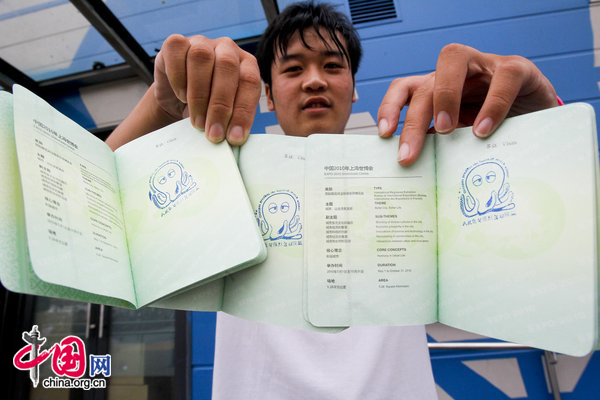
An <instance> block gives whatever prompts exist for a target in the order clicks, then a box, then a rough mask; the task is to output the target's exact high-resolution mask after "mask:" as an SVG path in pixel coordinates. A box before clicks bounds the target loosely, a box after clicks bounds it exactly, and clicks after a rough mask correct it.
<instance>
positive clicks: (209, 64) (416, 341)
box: [107, 3, 557, 400]
mask: <svg viewBox="0 0 600 400" xmlns="http://www.w3.org/2000/svg"><path fill="white" fill-rule="evenodd" d="M360 57H361V48H360V43H359V41H358V37H357V35H356V32H355V31H354V29H353V28H352V26H351V24H350V23H349V22H348V20H347V19H346V18H345V17H344V16H343V15H341V14H339V13H337V12H336V11H334V9H333V8H332V7H330V6H326V5H314V4H312V3H301V4H294V5H291V6H289V7H288V8H286V10H284V11H283V12H282V13H281V14H280V15H279V16H278V17H277V18H276V20H275V21H273V22H272V23H271V24H270V25H269V27H268V28H267V30H266V31H265V34H264V35H263V38H262V40H261V45H260V46H259V51H258V54H257V58H258V63H257V60H256V59H255V58H254V57H253V56H252V55H250V54H248V53H247V52H245V51H243V50H241V49H240V48H239V47H237V46H236V45H235V43H234V42H233V41H232V40H230V39H227V38H220V39H215V40H211V39H207V38H205V37H202V36H194V37H191V38H185V37H183V36H180V35H173V36H170V37H169V38H168V39H167V40H166V41H165V43H164V45H163V47H162V49H161V51H160V52H159V54H158V55H157V58H156V65H155V82H154V84H153V85H152V86H151V87H150V88H149V90H148V92H147V93H146V95H145V96H144V97H143V99H142V100H141V101H140V103H139V104H138V105H137V106H136V108H135V109H134V111H133V112H132V113H131V114H130V115H129V116H128V117H127V118H126V119H125V121H123V123H122V124H121V125H120V126H119V127H118V128H117V129H116V130H115V132H114V133H113V134H112V135H111V136H110V137H109V139H108V140H107V142H108V143H109V145H110V146H111V147H112V148H116V147H118V146H120V145H122V144H124V143H126V142H128V141H130V140H132V139H134V138H136V137H138V136H141V135H143V134H145V133H147V132H150V131H153V130H155V129H158V128H160V127H162V126H165V125H167V124H169V123H171V122H174V121H176V120H178V119H181V118H183V117H186V116H188V115H189V116H190V117H191V120H192V123H193V124H194V126H196V127H197V128H203V129H204V130H205V132H206V135H207V137H208V138H209V140H211V141H213V142H220V141H222V140H227V141H228V142H229V143H231V144H233V145H241V144H243V143H244V142H245V140H246V139H247V136H248V134H249V130H250V127H251V125H252V121H253V118H254V113H255V110H256V105H257V103H258V98H259V95H260V77H259V67H260V76H261V77H262V79H263V81H264V82H265V89H266V94H267V101H268V105H269V108H270V110H272V111H275V113H276V115H277V118H278V120H279V123H280V125H281V127H282V128H283V130H284V132H285V133H286V134H288V135H297V136H308V135H310V134H312V133H318V132H327V133H343V130H344V127H345V125H346V122H347V120H348V118H349V116H350V112H351V104H352V102H353V101H354V98H353V94H354V84H355V81H354V75H355V73H356V71H357V69H358V66H359V63H360ZM405 105H409V108H408V112H407V117H406V120H405V123H404V127H403V130H402V135H401V138H400V147H399V152H398V161H399V162H400V164H401V165H405V166H407V165H410V164H412V163H413V162H414V161H415V160H416V159H417V157H418V156H419V153H420V152H421V149H422V146H423V142H424V139H425V134H426V133H427V131H428V129H429V125H430V122H431V119H432V118H434V123H435V130H436V131H438V132H440V133H449V132H451V131H452V130H453V129H454V128H456V127H457V126H462V125H474V128H473V129H474V133H475V134H476V135H478V136H480V137H486V136H488V135H490V134H491V133H492V132H493V131H494V130H495V129H496V127H497V126H498V125H499V124H500V123H501V121H502V120H503V119H504V118H505V117H506V116H507V115H513V114H519V113H524V112H530V111H534V110H538V109H542V108H547V107H552V106H555V105H557V100H556V94H555V92H554V89H553V87H552V85H551V84H550V83H549V82H548V80H547V79H546V78H545V77H544V76H543V75H542V74H541V72H540V71H539V70H538V69H537V68H536V67H535V66H534V65H533V64H532V63H531V62H529V61H527V60H526V59H524V58H521V57H501V56H497V55H493V54H485V53H481V52H479V51H477V50H475V49H472V48H469V47H466V46H462V45H456V44H453V45H449V46H446V47H445V48H444V49H443V50H442V52H441V54H440V56H439V59H438V63H437V66H436V71H435V72H433V73H431V74H429V75H425V76H415V77H408V78H402V79H397V80H395V81H394V82H393V83H392V85H391V86H390V88H389V90H388V92H387V94H386V95H385V97H384V100H383V102H382V104H381V107H380V109H379V113H378V126H379V133H380V135H381V136H382V137H389V136H391V135H392V134H393V132H394V131H395V130H396V128H397V125H398V119H399V116H400V111H401V109H402V108H403V107H404V106H405ZM213 389H214V392H213V395H214V397H215V398H226V399H234V398H249V399H261V400H262V399H285V398H302V399H338V398H339V399H358V398H360V399H392V398H415V399H423V398H434V397H435V391H434V389H433V379H432V374H431V368H430V366H429V360H428V358H427V350H426V347H425V337H424V331H423V328H422V327H407V328H350V329H348V330H347V331H345V332H342V333H340V334H336V335H329V334H314V333H308V332H297V331H292V330H287V329H283V328H278V327H271V326H266V325H262V324H257V323H253V322H250V321H242V320H238V319H236V318H233V317H229V316H226V315H219V318H218V323H217V343H216V354H215V372H214V386H213Z"/></svg>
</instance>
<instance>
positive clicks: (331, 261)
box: [305, 135, 437, 326]
mask: <svg viewBox="0 0 600 400" xmlns="http://www.w3.org/2000/svg"><path fill="white" fill-rule="evenodd" d="M397 149H398V141H397V140H382V139H380V138H379V137H374V136H358V135H357V136H351V135H343V136H342V135H313V136H310V137H309V138H308V143H307V147H306V219H305V221H306V222H305V229H306V242H305V244H306V247H305V263H306V268H307V307H308V318H309V320H310V322H311V323H312V324H314V325H316V326H349V325H411V324H423V323H429V322H434V321H436V317H437V311H436V306H437V301H436V290H437V288H436V286H437V283H436V213H435V163H434V158H433V143H432V141H431V140H428V141H427V143H426V146H425V148H424V150H423V153H422V154H421V157H420V158H419V160H418V162H417V163H415V164H414V165H413V166H412V167H410V168H403V167H401V166H400V165H399V164H398V162H397V161H396V157H397Z"/></svg>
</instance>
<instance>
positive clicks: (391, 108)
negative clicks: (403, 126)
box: [377, 78, 410, 137]
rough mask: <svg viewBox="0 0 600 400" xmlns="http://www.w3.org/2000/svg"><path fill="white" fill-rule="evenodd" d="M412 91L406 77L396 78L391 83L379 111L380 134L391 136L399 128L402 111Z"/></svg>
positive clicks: (378, 125) (378, 124)
mask: <svg viewBox="0 0 600 400" xmlns="http://www.w3.org/2000/svg"><path fill="white" fill-rule="evenodd" d="M409 95H410V92H409V85H408V82H407V80H406V79H403V78H398V79H394V80H393V81H392V83H391V84H390V87H389V88H388V90H387V92H386V93H385V96H383V100H382V101H381V105H380V106H379V111H378V112H377V121H378V122H377V127H378V128H379V136H381V137H390V136H392V134H393V133H394V132H396V129H398V121H399V120H400V112H401V111H402V108H403V107H404V106H405V105H406V102H407V101H408V98H409Z"/></svg>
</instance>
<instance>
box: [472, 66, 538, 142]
mask: <svg viewBox="0 0 600 400" xmlns="http://www.w3.org/2000/svg"><path fill="white" fill-rule="evenodd" d="M528 68H529V66H528V64H527V60H525V59H520V58H518V57H515V58H510V59H509V60H507V61H503V62H502V63H499V64H498V65H497V67H496V69H495V71H494V75H493V76H492V81H491V82H490V89H489V90H488V93H487V95H486V97H485V100H484V102H483V105H482V106H481V110H480V111H479V114H478V115H477V118H476V119H475V123H474V124H473V133H475V135H477V136H479V137H487V136H489V135H491V134H492V132H494V130H495V129H496V128H497V127H498V125H500V123H501V122H502V121H503V120H504V118H505V117H506V115H507V114H508V112H509V111H510V108H511V106H512V104H513V103H514V101H515V98H516V97H517V95H518V94H519V91H520V90H521V88H522V86H523V82H525V81H526V80H527V76H528V74H529V69H528Z"/></svg>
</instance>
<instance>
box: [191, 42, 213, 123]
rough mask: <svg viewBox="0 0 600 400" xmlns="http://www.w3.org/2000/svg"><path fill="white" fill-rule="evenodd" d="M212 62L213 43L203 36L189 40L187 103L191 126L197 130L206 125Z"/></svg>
mask: <svg viewBox="0 0 600 400" xmlns="http://www.w3.org/2000/svg"><path fill="white" fill-rule="evenodd" d="M214 61H215V49H214V42H213V41H211V40H209V39H207V38H205V37H204V36H194V37H193V38H191V39H190V48H189V50H188V53H187V60H186V68H187V103H188V109H189V113H190V119H191V120H192V124H193V125H194V126H195V127H196V128H199V129H204V128H205V124H206V112H207V109H208V102H209V99H210V90H211V84H212V75H213V67H214Z"/></svg>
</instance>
